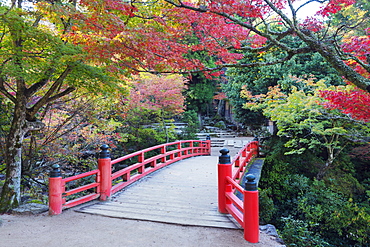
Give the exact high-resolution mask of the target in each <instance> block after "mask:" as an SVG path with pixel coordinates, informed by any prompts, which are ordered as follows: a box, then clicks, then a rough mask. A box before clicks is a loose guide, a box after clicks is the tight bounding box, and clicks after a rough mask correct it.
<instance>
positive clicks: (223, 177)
mask: <svg viewBox="0 0 370 247" xmlns="http://www.w3.org/2000/svg"><path fill="white" fill-rule="evenodd" d="M258 151H259V148H258V141H252V142H249V143H248V144H246V145H245V146H244V147H243V148H242V149H241V150H240V151H239V152H238V153H237V154H236V155H235V156H234V158H233V159H232V161H230V156H229V155H228V153H229V150H227V149H221V150H220V153H222V155H221V156H220V157H219V164H218V208H219V212H220V213H224V214H231V215H232V216H233V217H234V218H235V220H236V221H237V222H238V223H239V224H240V225H241V226H242V227H243V228H244V238H245V240H247V241H249V242H251V243H257V242H258V241H259V216H258V190H257V186H256V183H255V182H254V176H253V175H250V174H249V175H247V179H248V182H247V183H246V188H245V189H244V188H243V187H242V186H240V184H239V182H240V177H241V175H242V174H243V173H245V170H246V168H247V166H248V164H249V162H250V161H251V160H252V158H253V157H255V156H257V155H258ZM247 184H248V185H247ZM247 186H249V187H248V188H247ZM236 190H237V191H239V192H240V193H241V194H242V195H243V200H241V199H239V198H238V197H237V196H236V195H235V191H236Z"/></svg>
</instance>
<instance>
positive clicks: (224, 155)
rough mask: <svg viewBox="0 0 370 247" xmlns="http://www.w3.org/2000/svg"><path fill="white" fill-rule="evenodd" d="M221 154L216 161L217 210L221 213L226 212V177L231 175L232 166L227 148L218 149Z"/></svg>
mask: <svg viewBox="0 0 370 247" xmlns="http://www.w3.org/2000/svg"><path fill="white" fill-rule="evenodd" d="M220 153H221V155H220V156H219V162H218V211H219V212H220V213H223V214H227V213H228V212H227V210H226V195H225V192H226V185H227V177H231V173H232V168H231V161H230V155H228V153H229V150H227V149H226V148H223V149H221V150H220Z"/></svg>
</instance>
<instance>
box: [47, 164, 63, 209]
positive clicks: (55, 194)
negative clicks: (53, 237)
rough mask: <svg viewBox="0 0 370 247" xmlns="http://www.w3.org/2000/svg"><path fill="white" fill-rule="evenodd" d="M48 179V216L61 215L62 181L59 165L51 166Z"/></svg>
mask: <svg viewBox="0 0 370 247" xmlns="http://www.w3.org/2000/svg"><path fill="white" fill-rule="evenodd" d="M52 168H53V170H52V171H51V172H50V177H49V215H57V214H61V213H62V208H63V198H62V194H63V187H62V184H63V181H62V174H61V172H60V169H59V165H53V166H52Z"/></svg>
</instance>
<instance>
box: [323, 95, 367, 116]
mask: <svg viewBox="0 0 370 247" xmlns="http://www.w3.org/2000/svg"><path fill="white" fill-rule="evenodd" d="M320 96H321V97H323V98H324V99H326V100H327V102H326V103H325V106H326V107H327V108H334V109H339V110H340V111H341V112H343V113H344V114H348V115H350V116H351V117H352V118H354V119H357V120H361V121H364V122H369V121H370V94H369V93H368V92H365V91H364V90H361V89H358V88H355V89H352V90H349V91H348V90H337V91H322V92H321V93H320Z"/></svg>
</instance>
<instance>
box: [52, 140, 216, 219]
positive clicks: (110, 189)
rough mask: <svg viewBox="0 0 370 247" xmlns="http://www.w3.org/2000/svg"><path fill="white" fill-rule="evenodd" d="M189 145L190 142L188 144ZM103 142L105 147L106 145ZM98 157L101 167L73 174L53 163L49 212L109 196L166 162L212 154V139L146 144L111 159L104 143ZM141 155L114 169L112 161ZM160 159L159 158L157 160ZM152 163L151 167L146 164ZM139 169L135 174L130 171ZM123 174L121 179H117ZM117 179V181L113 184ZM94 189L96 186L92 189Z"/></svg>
mask: <svg viewBox="0 0 370 247" xmlns="http://www.w3.org/2000/svg"><path fill="white" fill-rule="evenodd" d="M187 145H188V146H187ZM103 146H104V147H103ZM103 146H102V147H101V148H102V151H101V152H100V158H99V159H98V169H96V170H93V171H89V172H85V173H81V174H78V175H75V176H72V177H67V178H62V176H61V171H60V169H59V166H58V165H56V166H53V171H52V172H51V174H50V178H49V214H50V215H56V214H60V213H62V210H63V209H66V208H70V207H74V206H77V205H79V204H82V203H85V202H88V201H91V200H94V199H97V198H99V199H100V200H107V198H108V197H110V196H111V195H112V194H114V193H116V192H117V191H119V190H121V189H122V188H124V187H126V186H127V185H129V184H131V183H133V182H135V181H137V180H138V179H140V178H142V177H144V176H146V175H148V174H149V173H152V172H154V171H156V170H158V169H160V168H162V167H164V166H167V165H169V164H172V163H173V162H176V161H179V160H181V159H186V158H189V157H193V156H197V155H210V152H211V141H210V140H206V141H201V140H187V141H176V142H171V143H165V144H161V145H157V146H153V147H150V148H146V149H143V150H140V151H137V152H134V153H131V154H128V155H125V156H123V157H120V158H117V159H114V160H111V159H110V155H109V151H108V146H106V145H103ZM170 146H173V148H175V149H174V150H170V151H167V147H170ZM158 149H160V152H161V153H160V154H158V155H154V156H152V157H147V158H145V154H146V153H148V152H150V151H154V150H158ZM136 156H137V157H138V162H137V163H135V164H132V165H130V166H128V167H126V168H123V169H120V170H118V171H115V172H114V173H112V165H114V164H117V163H119V162H122V161H125V160H128V159H131V158H133V157H136ZM158 160H159V161H160V162H157V161H158ZM149 163H150V167H146V166H147V165H148V164H149ZM135 170H137V173H136V174H133V175H132V174H131V173H133V171H135ZM90 176H95V181H94V182H91V183H89V184H85V185H82V186H78V187H77V188H74V189H70V190H66V184H67V183H68V182H72V181H76V180H79V179H82V178H86V177H90ZM119 177H121V180H122V181H121V182H116V181H115V179H117V178H119ZM113 183H114V185H112V184H113ZM91 189H94V191H93V192H91ZM80 192H84V193H88V194H87V195H83V196H79V197H77V198H75V199H73V200H70V201H67V198H66V197H67V196H70V195H75V194H77V193H80Z"/></svg>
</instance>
